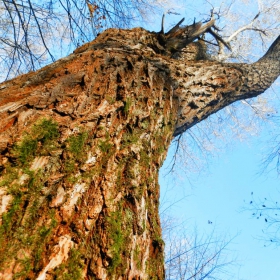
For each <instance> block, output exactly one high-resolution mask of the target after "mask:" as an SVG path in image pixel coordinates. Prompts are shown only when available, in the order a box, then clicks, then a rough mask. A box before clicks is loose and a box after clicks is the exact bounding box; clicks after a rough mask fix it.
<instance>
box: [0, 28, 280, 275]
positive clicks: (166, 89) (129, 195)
mask: <svg viewBox="0 0 280 280" xmlns="http://www.w3.org/2000/svg"><path fill="white" fill-rule="evenodd" d="M278 41H279V39H278V40H277V41H276V43H275V44H274V45H273V46H272V48H274V49H273V50H272V51H271V50H270V53H271V52H272V53H273V56H275V50H276V53H278V54H279V51H278V49H277V48H279V46H278ZM168 55H169V54H168V53H167V52H165V50H164V43H162V42H161V38H160V37H159V36H158V34H156V33H150V32H148V31H145V30H143V29H141V28H135V29H133V30H116V29H109V30H107V31H106V32H104V33H102V34H101V35H99V36H98V37H97V39H96V40H94V41H93V42H91V43H88V44H86V45H84V46H82V47H80V48H79V49H77V50H76V51H75V52H74V53H73V54H71V55H70V56H68V57H66V58H64V59H61V60H59V61H57V62H55V63H53V64H51V65H49V66H47V67H45V68H43V69H41V70H39V71H37V72H35V73H29V74H27V75H23V76H20V77H18V78H16V79H13V80H11V81H8V82H5V83H3V84H1V85H0V151H1V155H0V156H1V157H0V172H1V178H0V179H1V180H0V187H1V189H0V203H1V208H0V212H1V215H2V218H1V220H0V223H1V227H0V243H1V246H0V276H1V277H2V278H1V279H40V280H43V279H135V280H136V279H164V262H163V247H164V244H163V241H162V239H161V229H160V221H159V215H158V204H159V185H158V170H159V168H160V166H161V165H162V163H163V160H164V158H165V156H166V152H167V149H168V146H169V144H170V141H171V140H172V137H173V136H174V135H175V136H176V135H179V134H180V133H182V132H183V131H185V130H186V129H187V128H189V127H191V126H192V125H194V124H195V123H197V122H198V121H201V120H203V119H204V118H206V117H207V116H209V115H210V114H212V113H214V112H216V111H217V110H219V109H221V108H223V107H224V106H226V105H228V104H230V103H232V102H234V101H235V100H239V99H242V98H247V97H250V96H255V95H256V94H260V93H261V92H262V91H264V90H265V89H266V88H267V87H268V86H269V85H270V84H271V83H272V82H273V81H274V79H275V78H276V77H277V76H278V75H279V68H280V67H279V58H278V56H277V57H276V58H275V59H274V60H273V62H274V61H276V62H275V63H271V62H270V64H269V69H272V70H271V71H270V73H269V72H268V71H267V69H264V70H265V71H262V70H263V68H262V67H263V66H262V65H263V64H266V65H267V63H268V62H267V60H266V59H265V57H264V58H263V60H260V61H259V62H258V63H256V64H253V65H238V64H220V63H217V62H210V61H200V62H199V61H177V60H174V59H171V58H169V56H168ZM267 56H269V59H271V55H267ZM277 63H278V64H277ZM273 65H274V66H273ZM267 73H268V74H267ZM265 75H266V79H265V84H264V83H263V84H261V83H260V81H261V80H262V81H263V79H261V78H262V77H263V76H265Z"/></svg>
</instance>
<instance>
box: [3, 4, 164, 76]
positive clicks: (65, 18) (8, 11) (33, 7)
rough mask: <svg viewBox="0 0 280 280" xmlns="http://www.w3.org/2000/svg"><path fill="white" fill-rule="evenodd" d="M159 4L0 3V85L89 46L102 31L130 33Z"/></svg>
mask: <svg viewBox="0 0 280 280" xmlns="http://www.w3.org/2000/svg"><path fill="white" fill-rule="evenodd" d="M157 8H158V2H157V1H151V2H149V1H142V0H136V1H119V0H114V1H107V0H101V1H81V0H79V1H76V0H75V1H73V0H57V1H30V0H21V1H18V0H12V1H10V0H3V1H1V3H0V14H1V22H0V27H1V28H0V29H1V31H0V50H1V51H0V65H1V68H2V69H5V71H3V72H2V73H1V77H0V78H1V79H9V78H13V77H15V76H17V75H19V74H22V73H26V72H28V71H34V70H37V69H38V68H40V67H42V66H44V65H46V64H47V63H50V62H54V61H55V60H57V59H58V58H60V57H62V56H65V55H67V54H69V53H70V52H71V51H73V50H74V49H75V48H77V47H78V46H80V45H82V44H84V43H86V42H89V41H91V40H93V39H94V38H95V37H96V35H97V34H98V33H100V32H102V31H103V30H105V29H106V28H109V27H116V28H128V27H130V26H131V25H132V24H133V23H134V24H135V23H136V22H139V20H141V19H143V18H144V17H145V16H146V13H147V12H148V11H149V12H155V11H156V10H157Z"/></svg>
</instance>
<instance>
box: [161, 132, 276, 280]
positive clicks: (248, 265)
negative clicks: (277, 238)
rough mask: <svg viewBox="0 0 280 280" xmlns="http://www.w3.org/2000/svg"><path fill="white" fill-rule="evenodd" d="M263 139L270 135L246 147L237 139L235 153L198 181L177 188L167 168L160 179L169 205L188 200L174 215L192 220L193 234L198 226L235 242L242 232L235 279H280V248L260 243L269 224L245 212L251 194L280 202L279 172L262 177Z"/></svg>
mask: <svg viewBox="0 0 280 280" xmlns="http://www.w3.org/2000/svg"><path fill="white" fill-rule="evenodd" d="M263 140H267V134H266V131H263V133H262V134H261V135H260V136H259V137H254V138H252V139H251V140H250V141H246V143H244V142H238V141H237V142H236V145H235V146H234V147H232V148H231V149H230V150H227V151H224V152H221V153H219V154H217V155H216V156H215V157H214V158H212V159H211V163H210V164H209V165H208V166H207V169H208V171H207V172H205V175H203V176H200V177H199V178H198V177H197V175H196V174H194V175H193V176H189V177H188V180H182V179H180V181H178V180H177V181H176V182H175V184H174V181H173V180H172V178H171V177H170V176H167V177H166V176H163V175H164V174H166V169H165V168H166V167H167V166H166V165H164V166H163V167H162V172H161V176H160V185H161V193H162V197H164V194H165V192H166V190H168V199H169V201H173V200H174V201H175V200H177V199H178V198H179V197H180V194H182V196H184V195H185V196H186V198H184V199H183V200H182V201H180V202H178V203H176V204H175V205H174V206H173V207H172V208H171V209H170V214H171V215H172V216H174V217H178V218H180V219H182V220H187V225H189V229H190V233H191V232H192V230H193V228H194V227H195V226H197V229H198V232H199V233H200V234H203V233H206V234H207V233H210V232H211V231H212V230H213V227H214V228H215V232H216V233H217V235H220V234H222V235H223V234H225V235H226V236H228V238H230V237H233V236H234V235H236V234H238V235H237V237H236V238H235V239H234V241H233V242H232V243H231V244H230V246H229V248H230V251H228V253H229V254H232V257H233V258H234V257H235V256H237V264H239V265H238V266H235V267H234V271H233V273H234V275H235V277H234V278H233V279H244V280H278V279H279V275H280V258H279V249H277V248H275V247H272V246H268V247H267V246H266V247H265V246H264V245H265V242H264V241H262V240H259V239H258V238H259V237H260V236H261V235H262V229H264V228H265V222H264V221H263V220H257V219H253V218H252V212H251V211H242V210H243V209H244V208H246V207H247V206H248V203H249V201H250V200H251V192H254V197H255V198H257V197H260V198H264V197H272V198H274V197H275V199H276V200H277V199H278V198H279V192H278V191H279V186H280V184H279V178H277V176H276V174H275V172H274V173H273V172H272V173H270V174H263V175H259V174H258V172H259V171H260V170H261V166H260V162H261V160H262V156H263V154H262V153H261V152H260V151H261V142H262V141H263ZM170 156H172V151H170V155H169V157H170ZM180 175H181V176H180V177H181V178H183V176H184V175H183V174H182V173H181V174H180ZM277 188H278V190H277ZM178 193H179V195H178ZM208 220H210V221H211V222H212V224H209V223H208Z"/></svg>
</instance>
